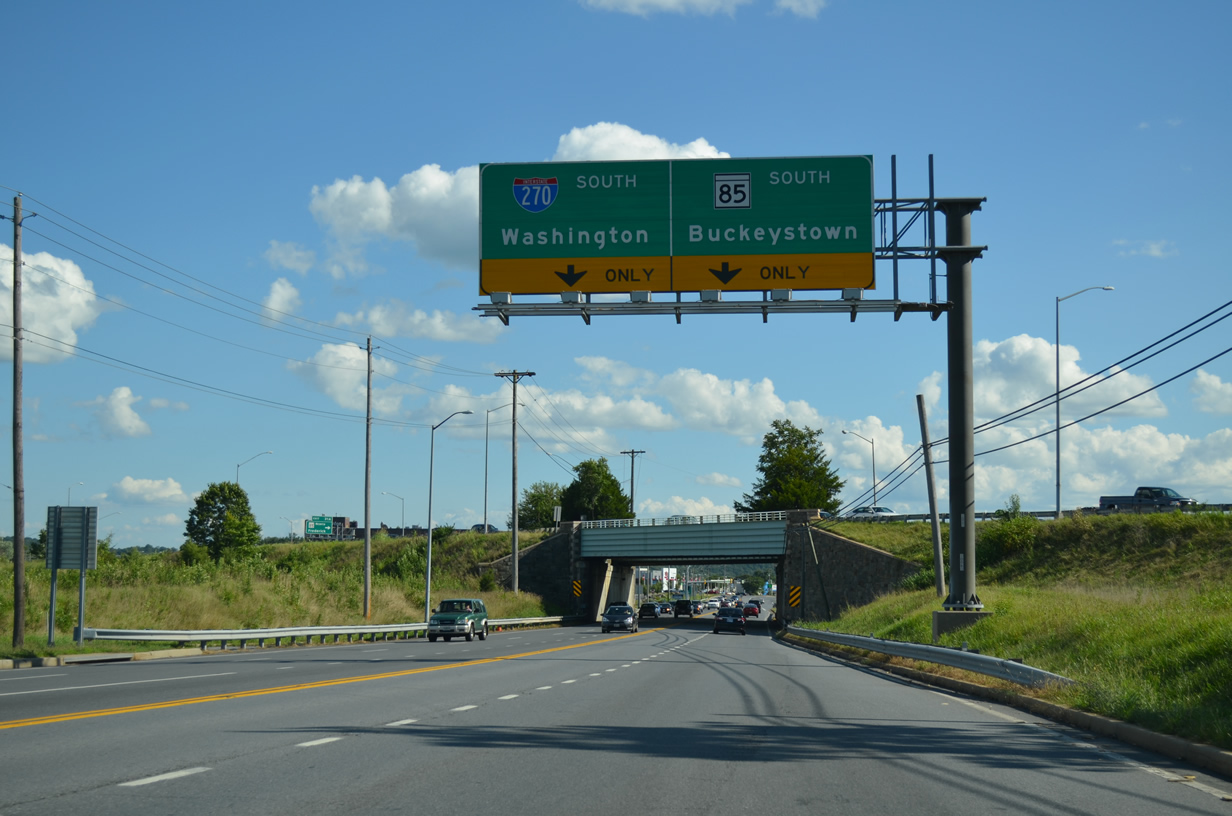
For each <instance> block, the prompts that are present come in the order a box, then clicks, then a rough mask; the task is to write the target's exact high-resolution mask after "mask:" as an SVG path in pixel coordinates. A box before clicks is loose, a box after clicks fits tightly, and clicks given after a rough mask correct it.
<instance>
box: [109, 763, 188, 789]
mask: <svg viewBox="0 0 1232 816" xmlns="http://www.w3.org/2000/svg"><path fill="white" fill-rule="evenodd" d="M208 770H209V768H185V769H184V770H182V771H172V772H171V773H165V774H159V775H158V776H147V777H146V778H145V779H134V780H132V781H131V782H121V783H120V784H119V785H118V787H121V788H135V787H138V786H139V785H152V784H154V783H155V782H166V781H167V780H169V779H179V778H180V777H182V776H192V775H193V774H199V773H203V772H205V771H208Z"/></svg>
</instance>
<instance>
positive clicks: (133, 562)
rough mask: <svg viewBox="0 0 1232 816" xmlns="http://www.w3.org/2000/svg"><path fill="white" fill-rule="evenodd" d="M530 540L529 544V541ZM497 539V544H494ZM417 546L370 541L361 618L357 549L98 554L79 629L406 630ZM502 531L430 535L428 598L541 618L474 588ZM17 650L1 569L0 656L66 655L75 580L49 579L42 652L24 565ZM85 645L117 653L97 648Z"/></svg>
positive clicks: (498, 553)
mask: <svg viewBox="0 0 1232 816" xmlns="http://www.w3.org/2000/svg"><path fill="white" fill-rule="evenodd" d="M528 538H529V539H530V541H529V542H528V543H533V542H534V541H536V540H537V539H538V538H539V536H536V535H531V536H529V537H528ZM502 539H503V541H502ZM426 544H427V542H426V540H425V539H423V538H399V539H393V538H386V537H378V538H377V539H375V540H374V541H373V543H372V617H371V619H370V620H368V621H365V619H364V616H363V571H364V560H363V542H356V541H346V542H336V541H330V542H297V543H295V544H271V545H265V546H261V547H255V548H252V549H251V550H249V551H247V552H243V553H238V554H236V555H235V556H234V557H232V558H230V559H228V560H225V561H222V562H218V563H215V562H213V561H210V560H208V559H206V560H204V561H195V560H194V559H193V558H192V557H191V556H189V557H186V556H185V555H184V554H182V553H180V552H175V551H172V552H163V553H154V554H150V555H142V554H139V553H130V554H126V555H124V556H116V555H114V554H112V553H109V552H105V551H101V550H100V555H99V565H98V568H97V569H95V570H90V571H88V572H87V573H86V615H85V620H86V626H88V627H94V628H107V629H237V628H263V627H278V626H318V625H345V624H359V623H364V622H370V623H377V624H380V623H407V622H417V621H422V620H424V595H425V586H424V575H425V567H426V565H427V553H426V549H427V546H426ZM509 546H510V542H509V534H508V533H505V534H503V535H502V534H490V535H486V536H485V535H482V534H479V533H470V532H466V533H455V534H453V535H449V536H446V537H445V538H444V539H443V540H442V539H437V538H435V537H434V539H433V565H432V591H433V597H434V598H437V599H439V598H441V597H444V596H445V595H449V594H464V595H466V596H468V597H478V598H483V599H484V601H485V603H486V604H487V606H488V609H489V610H490V611H491V613H492V616H493V617H496V618H505V617H535V616H541V615H544V614H546V613H545V612H544V610H543V605H542V601H541V599H540V598H539V597H538V596H536V595H534V594H532V593H527V592H523V593H521V594H519V595H514V594H513V593H510V592H506V591H504V590H500V589H494V588H490V589H487V590H486V591H481V589H480V573H479V565H480V564H481V563H485V562H488V561H491V560H495V559H496V558H499V557H502V556H503V555H505V554H507V552H508V548H509ZM25 578H26V581H25V586H26V593H25V597H26V599H27V601H26V626H25V637H26V646H25V647H24V648H23V649H20V650H14V649H13V648H12V646H11V643H12V624H13V593H12V587H13V565H12V562H11V561H2V562H0V657H12V656H36V655H50V654H56V653H57V652H58V651H59V650H62V649H64V648H68V646H69V644H70V642H71V634H72V631H73V627H75V626H76V624H77V608H78V589H77V588H78V577H77V572H76V571H75V570H62V571H60V572H59V573H58V580H57V586H56V609H55V613H54V614H55V629H56V631H57V633H58V637H57V646H56V647H49V646H48V645H47V637H46V634H47V622H48V615H49V613H50V610H49V608H48V607H49V600H50V595H51V573H50V571H49V570H48V569H47V568H46V567H45V566H43V565H42V564H41V563H30V562H28V563H27V566H26V574H25ZM92 648H93V649H95V650H99V651H106V650H109V649H112V650H114V649H117V648H119V649H120V650H122V651H131V650H132V649H133V648H134V646H133V645H132V644H125V645H122V646H120V647H117V646H115V645H112V644H105V643H104V642H101V641H100V642H98V643H96V644H95V645H93V646H92Z"/></svg>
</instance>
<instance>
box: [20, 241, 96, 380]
mask: <svg viewBox="0 0 1232 816" xmlns="http://www.w3.org/2000/svg"><path fill="white" fill-rule="evenodd" d="M22 267H23V269H24V270H25V272H24V274H23V275H22V286H21V297H22V299H21V314H22V327H23V328H24V329H26V330H27V331H28V332H29V335H28V337H27V342H26V343H25V344H24V345H23V347H22V359H23V360H24V361H25V362H27V363H50V362H59V361H60V360H63V359H65V358H66V357H67V356H68V355H67V354H66V353H65V352H64V350H63V348H64V346H62V345H61V344H62V343H63V344H66V345H68V346H74V345H76V344H77V332H79V331H81V330H82V329H85V328H88V327H90V326H91V325H93V324H94V321H95V319H96V318H97V317H98V316H99V314H100V313H101V312H102V311H103V309H104V307H105V305H106V304H105V303H104V302H103V301H100V300H99V299H98V298H97V297H96V296H95V294H94V284H93V282H91V281H89V280H87V279H86V276H85V274H84V273H83V272H82V271H81V267H79V266H78V265H77V264H75V263H73V262H72V261H66V260H63V259H61V258H57V257H55V256H54V255H51V254H49V253H46V252H34V253H27V252H23V253H22ZM0 324H4V325H6V326H12V325H13V248H12V247H10V246H6V245H4V244H0ZM39 335H42V336H39ZM8 336H9V337H10V338H11V337H12V332H11V331H9V332H8ZM47 338H52V339H47ZM57 340H58V341H60V342H55V341H57ZM11 359H13V344H12V343H11V342H8V343H0V360H11Z"/></svg>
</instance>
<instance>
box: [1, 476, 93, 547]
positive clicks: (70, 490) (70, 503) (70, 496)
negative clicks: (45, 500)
mask: <svg viewBox="0 0 1232 816" xmlns="http://www.w3.org/2000/svg"><path fill="white" fill-rule="evenodd" d="M77 484H78V485H83V484H85V482H78V483H77ZM76 486H77V485H69V486H68V503H67V504H65V507H72V506H73V488H74V487H76ZM13 540H14V541H16V540H17V539H16V538H14V539H13Z"/></svg>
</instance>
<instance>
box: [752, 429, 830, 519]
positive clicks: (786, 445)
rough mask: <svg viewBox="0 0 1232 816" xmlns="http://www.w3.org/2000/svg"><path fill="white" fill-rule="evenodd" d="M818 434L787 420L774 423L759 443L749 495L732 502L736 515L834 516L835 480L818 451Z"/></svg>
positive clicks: (828, 462) (819, 448)
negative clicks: (805, 512)
mask: <svg viewBox="0 0 1232 816" xmlns="http://www.w3.org/2000/svg"><path fill="white" fill-rule="evenodd" d="M820 437H821V431H815V430H813V429H812V428H810V427H808V426H807V425H806V426H804V427H803V428H797V427H796V426H795V425H794V424H793V423H792V421H791V420H790V419H776V420H774V421H773V422H771V423H770V430H769V432H767V433H766V435H765V437H764V438H763V439H762V443H761V456H759V457H758V458H757V472H758V473H760V474H761V476H760V477H759V478H758V479H757V481H756V482H755V483H754V484H753V492H751V493H745V494H744V501H737V502H735V503H734V504H735V507H736V511H737V512H739V513H760V512H765V511H770V510H804V509H820V510H829V511H830V512H831V513H834V512H837V511H838V507H839V500H838V493H839V491H840V490H842V489H843V484H844V482H843V480H841V479H839V478H838V474H837V473H835V472H834V468H833V467H831V465H830V460H829V459H828V458H827V457H826V453H825V449H824V448H822V445H821V441H820Z"/></svg>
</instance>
